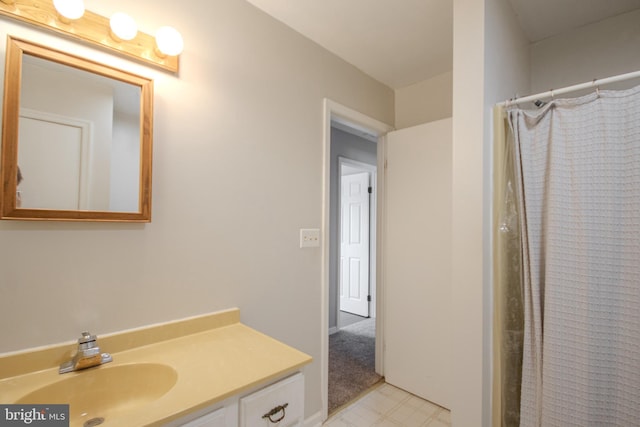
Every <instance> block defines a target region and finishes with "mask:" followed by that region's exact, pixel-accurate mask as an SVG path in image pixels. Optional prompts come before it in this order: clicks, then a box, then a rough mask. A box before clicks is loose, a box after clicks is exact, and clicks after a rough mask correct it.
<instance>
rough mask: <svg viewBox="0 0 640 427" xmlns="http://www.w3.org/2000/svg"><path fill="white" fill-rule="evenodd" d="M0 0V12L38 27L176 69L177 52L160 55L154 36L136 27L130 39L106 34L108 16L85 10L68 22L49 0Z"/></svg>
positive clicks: (177, 62) (139, 59)
mask: <svg viewBox="0 0 640 427" xmlns="http://www.w3.org/2000/svg"><path fill="white" fill-rule="evenodd" d="M7 2H9V3H11V0H0V15H4V16H8V17H10V18H13V19H17V20H19V21H22V22H26V23H29V24H32V25H35V26H37V27H39V28H45V29H47V30H53V31H55V32H57V33H59V34H63V35H65V36H67V37H70V38H73V39H76V40H80V41H82V42H85V43H90V44H93V45H96V46H99V47H101V48H104V49H107V50H109V51H111V52H115V53H118V54H120V55H124V56H126V57H129V58H133V59H136V60H138V61H142V62H144V63H146V64H151V65H153V66H155V67H159V68H161V69H164V70H167V71H171V72H173V73H177V72H178V69H179V56H177V55H176V56H168V55H165V56H164V57H161V56H159V55H158V54H157V53H156V51H155V49H156V43H155V38H154V37H153V36H151V35H149V34H146V33H143V32H141V31H138V33H137V35H136V37H135V38H134V39H133V40H129V41H128V40H121V41H116V40H114V39H111V38H109V37H104V35H105V34H109V32H110V31H111V30H110V25H109V19H108V18H105V17H104V16H101V15H98V14H96V13H93V12H91V11H88V10H86V11H85V13H84V15H83V16H82V17H81V18H79V19H77V20H73V21H71V22H69V23H64V22H61V21H60V19H59V15H58V12H57V11H56V9H55V8H54V6H53V3H52V1H51V0H13V4H8V3H7Z"/></svg>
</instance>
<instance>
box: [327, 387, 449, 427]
mask: <svg viewBox="0 0 640 427" xmlns="http://www.w3.org/2000/svg"><path fill="white" fill-rule="evenodd" d="M323 425H324V426H325V427H373V426H376V427H378V426H381V427H385V426H388V427H423V426H424V427H450V426H451V413H450V412H449V410H447V409H444V408H442V407H440V406H438V405H435V404H433V403H431V402H428V401H426V400H423V399H420V398H419V397H416V396H414V395H412V394H410V393H407V392H406V391H404V390H400V389H399V388H396V387H394V386H392V385H390V384H386V383H382V384H381V385H379V386H377V387H374V388H373V389H372V390H371V391H370V392H368V393H367V394H365V395H364V396H363V397H361V398H360V399H358V400H357V401H355V402H353V403H352V404H350V405H349V406H347V407H345V408H343V409H341V410H339V411H337V412H336V413H335V414H333V415H332V416H331V417H329V419H328V420H327V421H326V422H325V423H324V424H323Z"/></svg>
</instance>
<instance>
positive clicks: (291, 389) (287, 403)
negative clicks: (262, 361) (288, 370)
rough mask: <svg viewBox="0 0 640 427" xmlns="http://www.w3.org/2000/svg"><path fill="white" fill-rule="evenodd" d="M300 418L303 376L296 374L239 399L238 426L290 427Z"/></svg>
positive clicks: (296, 424) (302, 403)
mask: <svg viewBox="0 0 640 427" xmlns="http://www.w3.org/2000/svg"><path fill="white" fill-rule="evenodd" d="M303 421H304V376H303V375H302V373H297V374H295V375H292V376H290V377H288V378H285V379H284V380H281V381H278V382H277V383H275V384H272V385H270V386H267V387H265V388H263V389H262V390H258V391H256V392H255V393H252V394H250V395H248V396H245V397H243V398H241V399H240V427H273V426H278V427H293V426H302V423H303Z"/></svg>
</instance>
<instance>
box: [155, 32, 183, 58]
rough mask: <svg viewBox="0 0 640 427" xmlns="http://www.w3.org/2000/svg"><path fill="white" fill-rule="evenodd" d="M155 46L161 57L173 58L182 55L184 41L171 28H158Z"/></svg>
mask: <svg viewBox="0 0 640 427" xmlns="http://www.w3.org/2000/svg"><path fill="white" fill-rule="evenodd" d="M156 46H157V47H158V50H159V51H160V53H161V54H162V55H169V56H175V55H180V54H181V53H182V49H184V41H183V40H182V36H181V35H180V33H179V32H178V31H177V30H176V29H175V28H173V27H169V26H165V27H160V28H159V29H158V31H157V32H156Z"/></svg>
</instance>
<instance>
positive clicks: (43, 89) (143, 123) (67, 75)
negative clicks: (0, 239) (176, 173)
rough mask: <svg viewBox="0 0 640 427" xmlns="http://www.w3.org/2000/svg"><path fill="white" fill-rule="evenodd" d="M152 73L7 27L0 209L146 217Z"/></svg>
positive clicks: (66, 216) (21, 215)
mask: <svg viewBox="0 0 640 427" xmlns="http://www.w3.org/2000/svg"><path fill="white" fill-rule="evenodd" d="M152 121H153V81H152V80H151V79H148V78H145V77H141V76H138V75H135V74H131V73H128V72H125V71H122V70H118V69H116V68H112V67H110V66H107V65H104V64H100V63H97V62H94V61H90V60H87V59H83V58H80V57H77V56H74V55H70V54H68V53H64V52H60V51H57V50H54V49H51V48H48V47H45V46H42V45H38V44H35V43H31V42H28V41H25V40H21V39H17V38H14V37H11V36H9V37H8V38H7V49H6V69H5V81H4V103H3V121H2V153H1V154H2V157H1V163H0V178H1V180H2V188H1V195H0V196H1V198H0V200H1V202H0V203H1V213H2V219H14V220H59V221H118V222H150V221H151V163H152V145H153V142H152V140H153V134H152V133H153V122H152Z"/></svg>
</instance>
